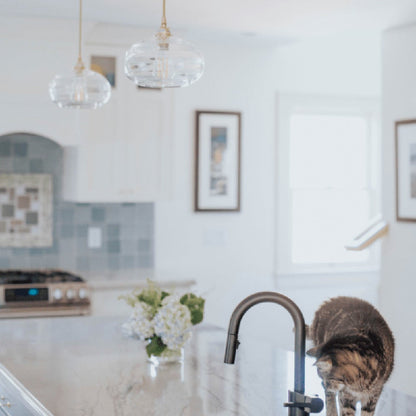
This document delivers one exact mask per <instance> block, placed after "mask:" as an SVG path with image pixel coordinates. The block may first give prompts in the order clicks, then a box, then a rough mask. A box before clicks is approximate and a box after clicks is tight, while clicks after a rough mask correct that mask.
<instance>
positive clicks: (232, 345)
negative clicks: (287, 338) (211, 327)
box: [224, 292, 324, 416]
mask: <svg viewBox="0 0 416 416" xmlns="http://www.w3.org/2000/svg"><path fill="white" fill-rule="evenodd" d="M263 302H273V303H277V304H279V305H281V306H283V307H284V308H285V309H286V310H287V311H288V312H289V313H290V315H291V316H292V318H293V322H294V324H295V386H294V391H289V402H288V403H284V406H285V407H288V408H289V410H288V415H289V416H305V415H308V414H309V413H320V412H321V410H322V409H323V406H324V404H323V401H322V400H321V399H320V398H319V397H308V396H305V320H304V318H303V315H302V312H301V311H300V309H299V308H298V306H297V305H296V304H295V303H294V302H293V301H292V300H290V299H289V298H288V297H286V296H284V295H281V294H280V293H275V292H258V293H254V294H253V295H251V296H248V297H247V298H245V299H244V300H243V301H242V302H240V303H239V304H238V305H237V307H236V308H235V309H234V312H233V314H232V315H231V318H230V324H229V327H228V337H227V346H226V348H225V357H224V362H225V363H226V364H234V361H235V354H236V352H237V348H238V346H239V344H240V343H239V341H238V331H239V328H240V322H241V319H242V317H243V316H244V314H245V313H246V312H247V311H248V310H249V309H250V308H251V307H252V306H254V305H257V304H258V303H263Z"/></svg>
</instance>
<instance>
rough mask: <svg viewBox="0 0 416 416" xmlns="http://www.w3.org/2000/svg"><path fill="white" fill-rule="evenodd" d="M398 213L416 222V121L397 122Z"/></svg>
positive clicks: (407, 219)
mask: <svg viewBox="0 0 416 416" xmlns="http://www.w3.org/2000/svg"><path fill="white" fill-rule="evenodd" d="M396 212H397V215H396V216H397V220H398V221H416V120H404V121H397V122H396Z"/></svg>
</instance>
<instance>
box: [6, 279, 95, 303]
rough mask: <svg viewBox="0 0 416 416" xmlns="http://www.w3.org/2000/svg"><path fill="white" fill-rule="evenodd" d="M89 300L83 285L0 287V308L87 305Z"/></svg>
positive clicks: (87, 292) (85, 287) (55, 284)
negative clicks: (20, 305)
mask: <svg viewBox="0 0 416 416" xmlns="http://www.w3.org/2000/svg"><path fill="white" fill-rule="evenodd" d="M89 298H90V293H89V289H88V286H87V285H86V284H85V283H62V284H60V283H49V284H26V285H19V286H17V287H16V285H3V286H0V307H1V306H4V305H9V306H11V305H16V306H17V305H18V304H38V305H39V304H43V305H48V304H61V305H62V304H70V303H89ZM28 306H29V305H28Z"/></svg>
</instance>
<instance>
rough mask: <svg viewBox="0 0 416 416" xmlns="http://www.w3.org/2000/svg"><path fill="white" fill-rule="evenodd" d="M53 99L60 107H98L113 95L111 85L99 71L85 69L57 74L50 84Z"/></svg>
mask: <svg viewBox="0 0 416 416" xmlns="http://www.w3.org/2000/svg"><path fill="white" fill-rule="evenodd" d="M49 95H50V97H51V100H52V101H53V102H54V103H55V104H57V105H58V106H59V107H60V108H82V109H96V108H99V107H101V106H103V105H104V104H106V103H107V102H108V101H109V100H110V97H111V85H110V83H109V82H108V81H107V79H106V78H105V77H103V76H102V75H101V74H99V73H98V72H94V71H90V70H88V69H83V70H81V71H76V70H75V71H74V72H73V73H72V74H69V75H56V76H55V78H54V79H53V80H52V81H51V82H50V84H49Z"/></svg>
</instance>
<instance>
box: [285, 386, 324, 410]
mask: <svg viewBox="0 0 416 416" xmlns="http://www.w3.org/2000/svg"><path fill="white" fill-rule="evenodd" d="M289 400H294V401H292V402H288V403H285V404H284V405H283V406H284V407H296V408H299V409H304V411H305V412H306V413H320V412H321V411H322V409H323V408H324V402H323V401H322V400H321V399H320V398H319V397H318V396H315V397H309V396H305V395H304V394H301V393H298V392H293V391H289Z"/></svg>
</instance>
